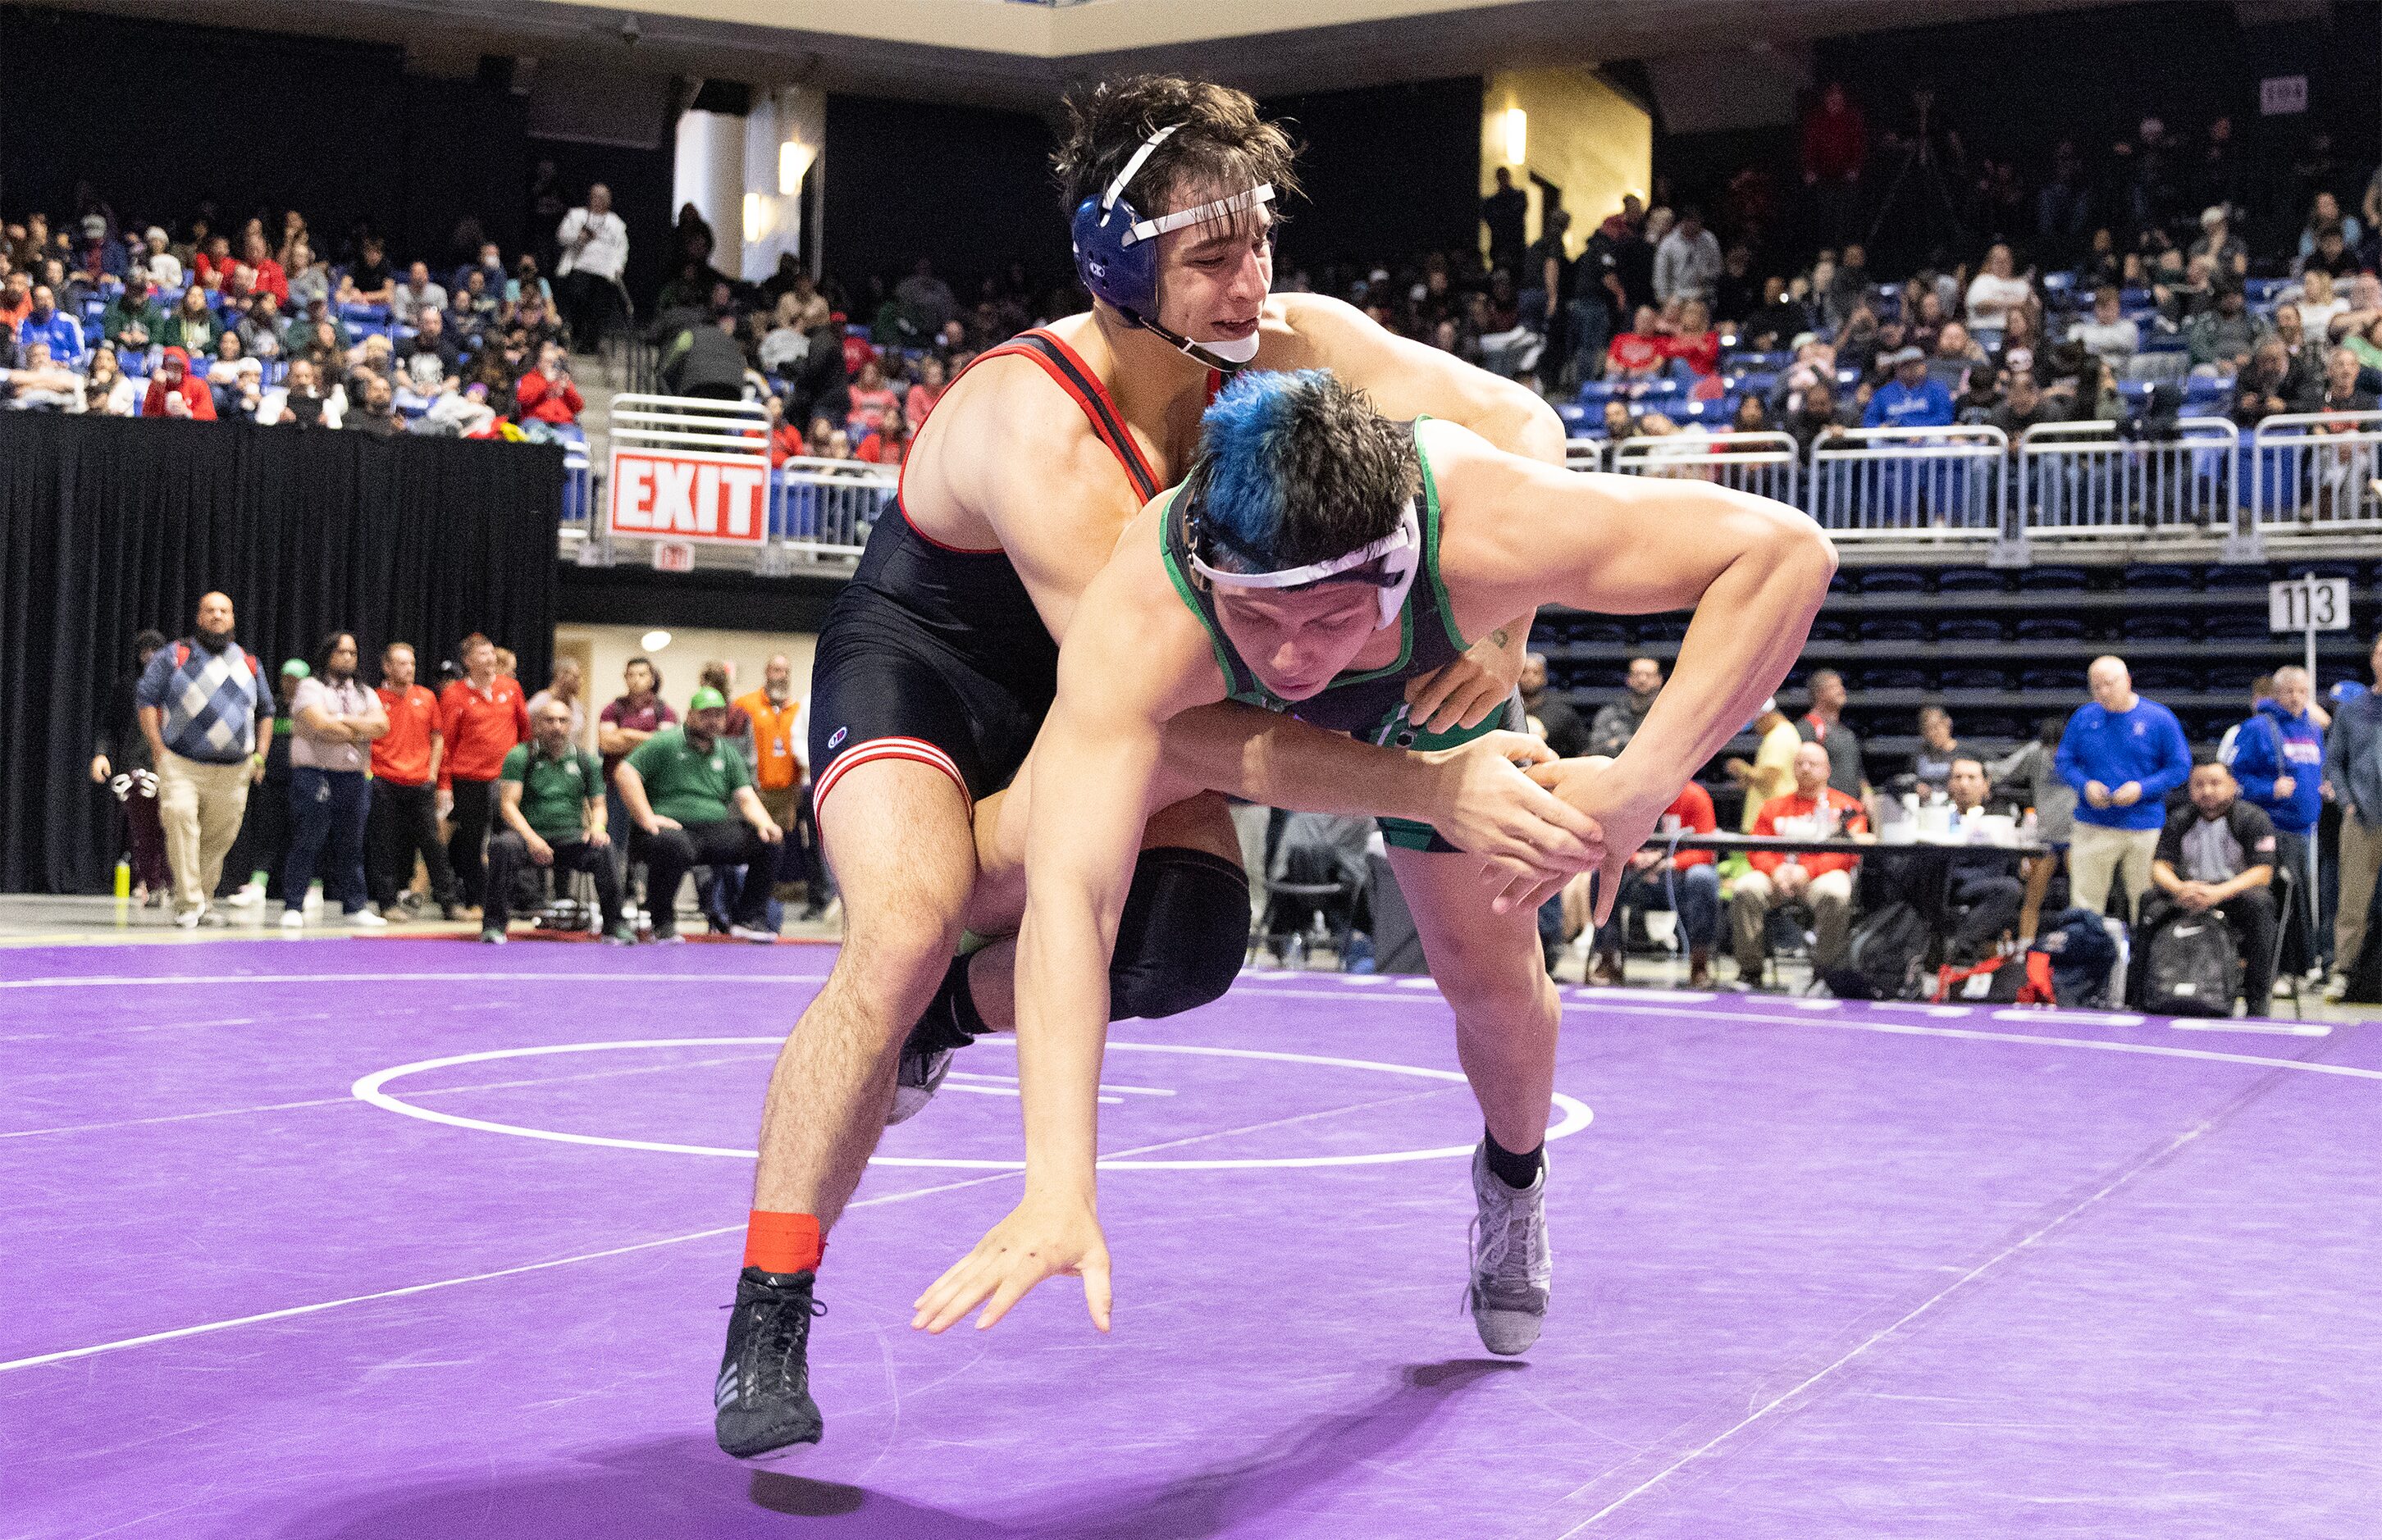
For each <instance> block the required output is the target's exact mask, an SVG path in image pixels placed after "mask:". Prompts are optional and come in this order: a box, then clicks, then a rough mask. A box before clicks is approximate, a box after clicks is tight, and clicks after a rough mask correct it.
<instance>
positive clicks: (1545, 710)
mask: <svg viewBox="0 0 2382 1540" xmlns="http://www.w3.org/2000/svg"><path fill="white" fill-rule="evenodd" d="M1640 663H1643V664H1645V665H1647V666H1648V667H1649V668H1650V669H1651V671H1652V673H1653V676H1654V681H1655V683H1654V688H1655V689H1656V690H1660V689H1661V688H1662V678H1663V669H1662V665H1660V664H1658V663H1656V662H1655V661H1654V660H1653V659H1651V658H1633V659H1631V660H1630V664H1629V669H1630V672H1631V674H1632V675H1635V674H1636V673H1637V672H1638V665H1639V664H1640ZM1521 688H1522V711H1523V714H1524V715H1525V716H1526V717H1527V718H1528V719H1529V722H1530V724H1531V726H1532V727H1533V728H1534V729H1536V730H1537V731H1538V733H1539V735H1540V736H1541V738H1544V739H1546V741H1547V747H1548V748H1550V749H1553V751H1554V752H1555V753H1556V754H1557V755H1558V756H1559V757H1561V758H1564V759H1576V758H1578V756H1580V755H1582V754H1587V753H1592V752H1595V751H1594V750H1593V749H1592V748H1591V747H1590V743H1591V738H1590V731H1589V727H1588V724H1587V723H1585V722H1582V721H1581V720H1580V719H1579V712H1578V709H1577V708H1575V707H1574V706H1573V705H1572V703H1570V702H1568V701H1566V700H1565V699H1563V697H1561V696H1559V695H1554V694H1551V693H1550V692H1549V691H1548V690H1547V657H1546V654H1544V653H1532V654H1529V656H1527V657H1525V658H1524V659H1523V660H1522V682H1521ZM1631 694H1632V696H1633V697H1634V696H1635V694H1636V687H1635V685H1634V684H1633V685H1632V687H1631ZM1599 715H1602V714H1601V713H1600V714H1599ZM1644 717H1645V713H1644V712H1643V711H1642V710H1641V711H1639V714H1638V720H1639V721H1642V720H1644ZM1629 730H1630V731H1631V732H1632V733H1635V732H1636V730H1637V729H1636V727H1634V726H1633V727H1631V728H1630V729H1629Z"/></svg>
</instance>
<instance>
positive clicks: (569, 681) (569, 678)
mask: <svg viewBox="0 0 2382 1540" xmlns="http://www.w3.org/2000/svg"><path fill="white" fill-rule="evenodd" d="M586 683H587V679H586V676H585V675H584V674H583V673H582V672H581V670H580V667H579V660H578V659H577V658H575V657H572V656H571V655H570V654H567V653H566V654H563V655H562V656H560V657H559V658H556V659H555V660H554V673H553V676H552V678H550V679H549V680H548V682H547V684H546V688H545V689H544V690H541V691H538V692H537V693H536V694H534V695H533V696H531V697H530V698H529V722H530V727H531V729H532V730H533V731H534V730H535V728H536V727H537V714H538V712H539V710H540V709H541V708H543V707H544V706H545V704H546V703H547V702H548V701H554V702H558V703H560V705H561V706H562V709H563V710H565V711H567V712H569V713H570V714H571V742H573V743H583V742H585V741H586V739H587V707H586V706H585V705H584V704H583V703H582V702H581V701H580V698H579V697H580V695H581V693H582V691H584V690H585V688H586ZM599 784H600V777H599Z"/></svg>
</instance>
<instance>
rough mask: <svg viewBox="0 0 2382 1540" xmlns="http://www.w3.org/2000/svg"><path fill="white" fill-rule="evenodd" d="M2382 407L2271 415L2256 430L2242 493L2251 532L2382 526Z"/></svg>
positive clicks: (2245, 464) (2243, 468) (2352, 529)
mask: <svg viewBox="0 0 2382 1540" xmlns="http://www.w3.org/2000/svg"><path fill="white" fill-rule="evenodd" d="M2377 456H2382V411H2350V412H2331V413H2290V414H2286V415H2282V416H2277V417H2269V418H2267V419H2266V420H2265V422H2261V423H2259V424H2258V427H2257V431H2256V432H2255V433H2254V434H2252V435H2251V439H2250V454H2249V457H2248V458H2247V459H2245V460H2244V461H2243V462H2242V464H2241V476H2240V483H2241V500H2242V502H2243V504H2244V505H2245V506H2246V507H2248V509H2249V510H2250V512H2249V518H2248V520H2247V522H2248V524H2249V526H2250V532H2252V533H2254V534H2257V535H2261V536H2287V535H2327V534H2343V533H2351V532H2364V531H2369V530H2377V529H2382V486H2378V485H2377V484H2376V475H2377V474H2382V459H2378V458H2377Z"/></svg>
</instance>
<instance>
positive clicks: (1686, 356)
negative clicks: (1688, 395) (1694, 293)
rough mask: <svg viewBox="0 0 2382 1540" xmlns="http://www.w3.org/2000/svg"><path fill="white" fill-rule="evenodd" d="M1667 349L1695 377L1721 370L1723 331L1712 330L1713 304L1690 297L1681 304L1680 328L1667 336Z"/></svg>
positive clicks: (1710, 375) (1665, 342)
mask: <svg viewBox="0 0 2382 1540" xmlns="http://www.w3.org/2000/svg"><path fill="white" fill-rule="evenodd" d="M1663 351H1664V354H1665V355H1666V356H1668V357H1670V358H1673V359H1676V360H1677V361H1679V363H1680V364H1681V365H1682V366H1684V367H1685V368H1686V370H1687V372H1688V375H1689V376H1691V378H1692V379H1695V380H1708V379H1711V378H1713V376H1715V375H1717V374H1718V373H1720V334H1719V333H1718V332H1715V331H1713V324H1712V307H1711V306H1710V305H1707V304H1706V303H1705V302H1704V301H1703V300H1701V299H1689V300H1688V301H1687V303H1685V304H1683V305H1681V306H1680V307H1679V326H1678V330H1677V331H1676V332H1674V333H1672V334H1671V336H1668V337H1667V338H1665V339H1664V344H1663Z"/></svg>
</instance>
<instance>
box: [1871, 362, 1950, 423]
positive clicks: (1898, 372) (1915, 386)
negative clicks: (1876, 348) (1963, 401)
mask: <svg viewBox="0 0 2382 1540" xmlns="http://www.w3.org/2000/svg"><path fill="white" fill-rule="evenodd" d="M1888 361H1889V362H1890V363H1892V364H1893V366H1894V378H1892V379H1890V380H1888V381H1887V382H1886V383H1885V385H1881V386H1879V387H1878V391H1877V394H1876V395H1874V396H1872V397H1870V400H1869V410H1868V411H1867V412H1866V413H1865V414H1863V416H1862V418H1861V425H1862V426H1863V427H1869V428H1948V427H1950V426H1951V425H1952V422H1953V417H1954V413H1953V409H1952V393H1951V392H1950V391H1949V390H1947V389H1946V388H1945V385H1944V382H1943V381H1941V380H1937V379H1934V378H1931V377H1930V376H1929V373H1928V367H1927V355H1926V353H1925V352H1924V351H1922V349H1920V348H1901V349H1900V350H1898V351H1897V352H1896V353H1895V354H1894V355H1893V356H1892V357H1891V358H1890V359H1889V360H1888Z"/></svg>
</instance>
